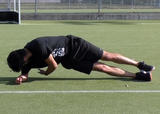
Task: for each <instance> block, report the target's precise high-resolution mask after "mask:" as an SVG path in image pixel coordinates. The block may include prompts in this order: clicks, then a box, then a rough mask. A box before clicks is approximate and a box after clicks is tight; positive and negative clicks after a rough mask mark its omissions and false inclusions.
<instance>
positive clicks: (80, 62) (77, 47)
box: [61, 35, 103, 74]
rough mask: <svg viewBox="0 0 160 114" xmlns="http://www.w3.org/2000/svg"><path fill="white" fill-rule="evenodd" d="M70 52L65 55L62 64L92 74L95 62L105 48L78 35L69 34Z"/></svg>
mask: <svg viewBox="0 0 160 114" xmlns="http://www.w3.org/2000/svg"><path fill="white" fill-rule="evenodd" d="M67 38H69V39H70V42H69V54H68V55H67V56H65V57H64V59H63V61H62V62H61V64H62V65H63V67H65V68H67V69H74V70H76V71H79V72H83V73H86V74H90V73H91V71H92V69H93V64H94V63H95V62H97V61H98V60H99V59H101V57H102V54H103V50H102V49H100V48H98V47H96V46H94V45H93V44H91V43H89V42H87V41H85V40H83V39H81V38H79V37H76V36H71V35H70V36H67Z"/></svg>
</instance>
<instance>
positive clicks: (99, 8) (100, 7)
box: [98, 0, 102, 13]
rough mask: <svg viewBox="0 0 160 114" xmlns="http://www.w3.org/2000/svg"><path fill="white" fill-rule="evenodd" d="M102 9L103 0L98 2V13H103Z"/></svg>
mask: <svg viewBox="0 0 160 114" xmlns="http://www.w3.org/2000/svg"><path fill="white" fill-rule="evenodd" d="M101 9H102V0H98V13H101Z"/></svg>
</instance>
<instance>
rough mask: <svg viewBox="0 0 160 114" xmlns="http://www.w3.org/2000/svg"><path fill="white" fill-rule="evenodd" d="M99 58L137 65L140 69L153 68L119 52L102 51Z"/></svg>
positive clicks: (151, 69)
mask: <svg viewBox="0 0 160 114" xmlns="http://www.w3.org/2000/svg"><path fill="white" fill-rule="evenodd" d="M101 60H104V61H112V62H115V63H119V64H128V65H133V66H136V67H138V68H139V69H140V70H144V71H147V72H148V71H153V70H154V69H155V67H154V66H152V65H147V64H145V63H144V62H137V61H135V60H132V59H129V58H127V57H124V56H122V55H120V54H117V53H110V52H107V51H103V55H102V58H101Z"/></svg>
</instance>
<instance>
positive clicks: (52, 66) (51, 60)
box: [38, 54, 58, 76]
mask: <svg viewBox="0 0 160 114" xmlns="http://www.w3.org/2000/svg"><path fill="white" fill-rule="evenodd" d="M45 63H46V64H47V65H48V68H47V69H46V71H44V70H41V69H38V70H39V72H38V73H40V74H42V75H46V76H47V75H49V74H50V73H52V72H53V71H54V70H55V69H56V68H57V67H58V65H57V63H56V61H55V60H54V58H53V56H52V55H51V54H50V55H49V57H48V58H47V59H46V60H45Z"/></svg>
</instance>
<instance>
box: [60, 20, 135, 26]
mask: <svg viewBox="0 0 160 114" xmlns="http://www.w3.org/2000/svg"><path fill="white" fill-rule="evenodd" d="M59 23H64V24H70V25H96V24H112V25H135V24H136V22H132V21H60V22H59Z"/></svg>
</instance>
